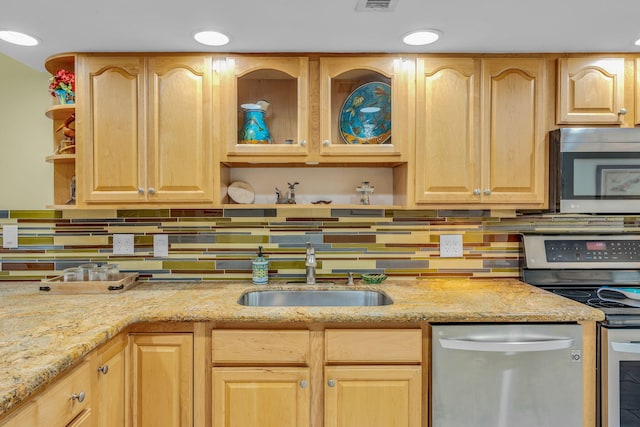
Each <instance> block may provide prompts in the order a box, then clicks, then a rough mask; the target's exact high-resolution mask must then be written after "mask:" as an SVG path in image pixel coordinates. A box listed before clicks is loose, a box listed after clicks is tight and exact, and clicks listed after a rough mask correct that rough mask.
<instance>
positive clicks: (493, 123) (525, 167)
mask: <svg viewBox="0 0 640 427" xmlns="http://www.w3.org/2000/svg"><path fill="white" fill-rule="evenodd" d="M545 73H546V67H545V62H544V59H537V58H499V59H483V60H482V76H483V81H482V94H481V99H482V120H481V138H482V148H481V153H482V154H481V164H482V168H483V169H482V178H481V182H480V188H479V190H480V192H481V201H483V202H487V203H504V204H512V205H514V206H517V207H522V206H526V205H528V204H531V205H542V204H544V203H545V199H546V197H545V193H546V192H545V188H546V185H547V181H548V180H547V179H546V177H547V176H548V175H547V166H546V163H547V161H546V160H547V151H548V150H547V142H546V141H547V135H546V127H545V118H546V114H545V108H544V105H545V99H544V96H545V89H544V88H545V81H546V75H545Z"/></svg>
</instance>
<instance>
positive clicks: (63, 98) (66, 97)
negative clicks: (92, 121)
mask: <svg viewBox="0 0 640 427" xmlns="http://www.w3.org/2000/svg"><path fill="white" fill-rule="evenodd" d="M54 92H55V94H56V98H58V102H59V103H60V104H73V103H74V97H73V92H67V91H65V90H62V89H56V90H55V91H54Z"/></svg>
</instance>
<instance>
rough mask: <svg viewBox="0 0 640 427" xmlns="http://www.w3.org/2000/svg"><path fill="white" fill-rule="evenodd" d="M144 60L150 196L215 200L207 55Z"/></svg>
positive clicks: (151, 198)
mask: <svg viewBox="0 0 640 427" xmlns="http://www.w3.org/2000/svg"><path fill="white" fill-rule="evenodd" d="M147 64H148V70H149V71H148V85H149V90H148V92H149V93H148V132H147V139H148V147H147V153H146V154H147V168H148V171H147V180H146V182H147V186H146V188H145V191H146V193H147V196H148V199H149V201H151V202H213V171H212V165H213V163H214V156H213V137H212V119H213V116H212V101H211V97H212V92H211V91H212V87H211V57H210V56H206V55H205V56H203V55H199V56H175V57H173V56H158V57H150V58H149V59H148V63H147ZM216 160H217V159H216Z"/></svg>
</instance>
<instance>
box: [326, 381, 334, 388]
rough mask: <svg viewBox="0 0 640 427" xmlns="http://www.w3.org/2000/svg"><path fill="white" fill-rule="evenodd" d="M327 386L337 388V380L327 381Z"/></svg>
mask: <svg viewBox="0 0 640 427" xmlns="http://www.w3.org/2000/svg"><path fill="white" fill-rule="evenodd" d="M327 385H328V386H329V387H335V386H336V380H329V381H327Z"/></svg>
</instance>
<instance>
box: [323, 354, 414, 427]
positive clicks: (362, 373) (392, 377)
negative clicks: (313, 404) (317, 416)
mask: <svg viewBox="0 0 640 427" xmlns="http://www.w3.org/2000/svg"><path fill="white" fill-rule="evenodd" d="M324 372H325V375H324V378H325V388H324V426H325V427H347V426H367V427H388V426H403V427H405V426H406V427H419V426H420V423H421V410H420V407H421V405H422V401H421V396H422V393H421V388H422V378H421V373H422V370H421V368H420V366H327V367H326V368H325V371H324Z"/></svg>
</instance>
